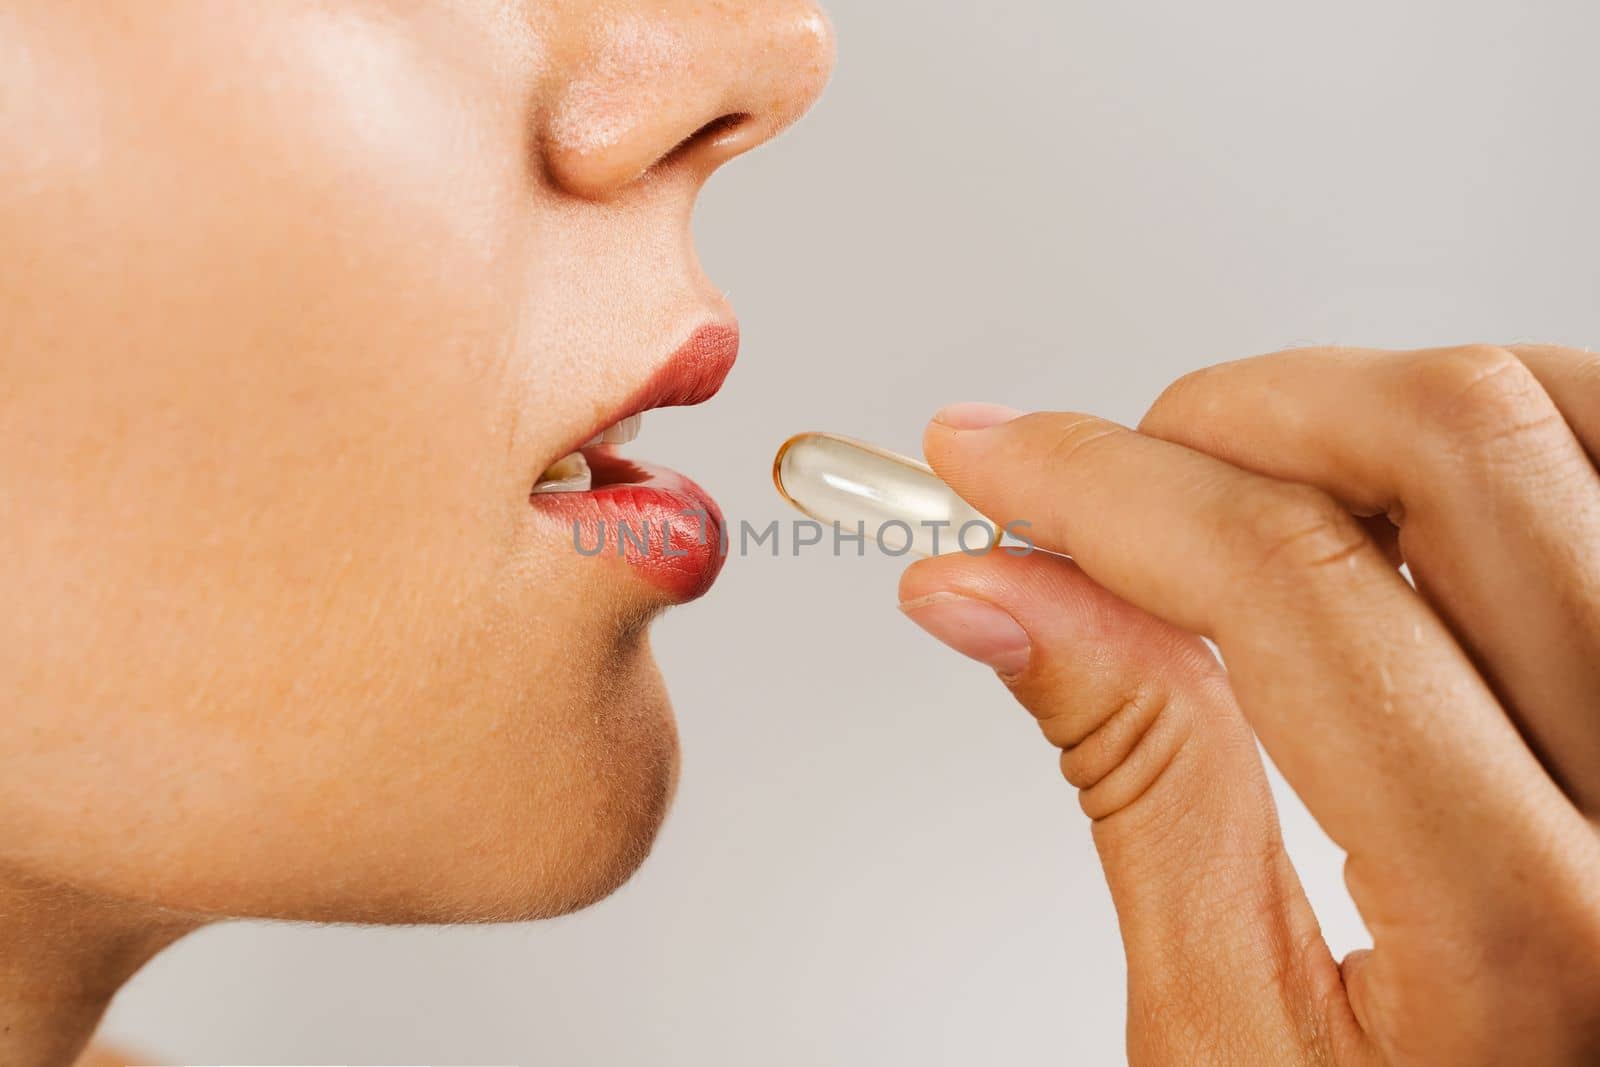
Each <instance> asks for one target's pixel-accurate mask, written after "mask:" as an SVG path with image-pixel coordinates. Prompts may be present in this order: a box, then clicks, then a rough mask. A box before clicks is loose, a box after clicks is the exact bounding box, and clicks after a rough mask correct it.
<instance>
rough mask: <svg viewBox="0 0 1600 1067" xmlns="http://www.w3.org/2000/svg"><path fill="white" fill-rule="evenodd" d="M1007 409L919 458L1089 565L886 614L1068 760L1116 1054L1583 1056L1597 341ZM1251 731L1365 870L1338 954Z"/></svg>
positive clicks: (1593, 971) (1594, 912) (943, 435)
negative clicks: (1134, 411)
mask: <svg viewBox="0 0 1600 1067" xmlns="http://www.w3.org/2000/svg"><path fill="white" fill-rule="evenodd" d="M1017 416H1018V413H1016V412H1012V411H1009V410H1007V409H998V408H994V407H991V406H987V405H959V406H957V407H955V408H949V409H946V410H945V411H943V412H941V413H940V414H939V415H938V416H936V417H935V420H934V422H933V423H931V424H930V426H929V428H928V431H927V435H926V438H925V440H924V448H925V451H926V453H927V456H928V460H929V462H930V463H931V464H932V465H933V467H934V469H935V470H936V471H937V472H938V473H939V475H940V476H941V477H943V478H944V479H945V480H946V481H948V482H949V483H950V485H952V486H953V487H954V488H955V489H956V490H957V491H958V492H960V493H961V495H962V496H964V497H965V498H966V499H967V500H969V501H970V502H971V503H972V504H973V505H974V506H975V507H977V508H978V509H979V510H980V511H982V512H984V513H985V514H986V515H988V516H989V517H990V518H992V519H994V520H996V521H998V522H1001V523H1008V522H1012V521H1013V520H1024V521H1027V522H1030V523H1031V524H1032V527H1031V530H1029V531H1028V533H1029V534H1030V536H1031V537H1032V538H1033V539H1034V540H1035V541H1036V542H1037V543H1038V545H1039V546H1040V547H1042V548H1047V549H1050V550H1052V551H1055V552H1060V553H1064V554H1066V555H1070V556H1071V557H1072V560H1071V561H1069V560H1066V559H1062V558H1059V557H1055V556H1050V555H1046V554H1042V553H1039V554H1034V555H1031V556H1025V557H1024V556H1011V555H1006V554H1004V553H995V554H992V555H989V556H985V557H968V556H962V555H954V556H945V557H940V558H938V559H933V560H927V561H924V562H921V563H918V564H916V565H914V566H913V567H911V568H910V569H909V570H908V571H907V572H906V575H905V577H904V579H903V581H902V583H901V599H902V602H903V603H902V606H903V608H904V609H905V610H906V612H907V614H908V615H910V617H911V618H912V619H914V620H916V621H917V622H919V623H921V624H922V625H924V626H925V627H926V628H928V629H929V630H930V631H932V632H933V633H934V634H935V635H936V636H940V637H941V638H943V639H944V640H946V641H947V642H949V643H951V644H952V645H954V646H955V647H957V648H960V649H962V650H963V651H966V652H968V653H969V654H971V655H975V656H976V657H977V658H980V659H983V660H985V661H986V662H988V663H989V664H990V665H991V666H993V667H995V668H996V670H997V671H998V672H1000V674H1001V676H1002V680H1003V681H1004V682H1005V684H1006V685H1007V686H1008V687H1009V688H1010V689H1011V691H1012V693H1013V694H1015V696H1016V697H1017V699H1018V700H1019V701H1020V702H1021V703H1022V704H1023V705H1024V706H1025V707H1027V708H1028V710H1029V711H1031V712H1032V713H1033V714H1034V715H1035V716H1036V717H1037V719H1038V721H1039V724H1040V726H1041V727H1042V729H1043V731H1044V734H1045V736H1046V737H1047V738H1048V739H1049V740H1050V741H1051V743H1053V744H1055V745H1056V746H1058V747H1059V748H1060V749H1061V750H1062V752H1061V770H1062V773H1063V774H1064V775H1065V776H1066V778H1067V779H1068V780H1069V781H1070V782H1071V783H1072V784H1073V785H1075V786H1077V787H1078V788H1079V789H1080V790H1081V793H1080V800H1081V802H1082V806H1083V809H1084V811H1085V812H1087V813H1088V814H1089V816H1090V818H1091V819H1093V820H1094V838H1095V843H1096V845H1097V847H1098V849H1099V853H1100V857H1101V861H1102V863H1103V865H1104V867H1105V872H1106V878H1107V881H1108V882H1109V884H1110V888H1111V893H1112V897H1113V899H1114V901H1115V904H1116V908H1117V915H1118V921H1119V924H1120V926H1121V929H1122V937H1123V943H1124V946H1125V949H1126V952H1127V957H1128V971H1129V992H1128V997H1129V1001H1128V1046H1129V1057H1130V1060H1131V1061H1132V1062H1134V1063H1154V1064H1185V1065H1187V1064H1198V1063H1251V1064H1256V1063H1260V1064H1274V1065H1277V1064H1294V1063H1305V1064H1312V1063H1315V1064H1325V1063H1331V1064H1369V1063H1372V1064H1377V1063H1393V1064H1412V1063H1428V1064H1433V1063H1439V1064H1452V1065H1462V1064H1473V1063H1486V1064H1487V1063H1493V1064H1509V1063H1517V1064H1534V1063H1595V1062H1600V838H1597V833H1596V824H1595V823H1594V822H1593V821H1592V820H1593V819H1594V818H1595V817H1596V815H1597V814H1600V474H1597V472H1596V469H1595V462H1596V457H1597V456H1600V357H1597V356H1595V355H1592V354H1590V353H1587V352H1580V351H1575V350H1570V349H1561V348H1555V347H1544V346H1538V347H1519V348H1512V349H1505V348H1494V347H1488V346H1478V347H1467V348H1455V349H1441V350H1434V351H1421V352H1404V353H1386V352H1372V351H1354V350H1325V349H1324V350H1307V351H1296V352H1286V353H1282V354H1278V355H1272V356H1266V357H1262V358H1259V359H1251V360H1245V361H1243V362H1239V363H1231V364H1226V365H1223V366H1219V367H1215V368H1212V369H1209V370H1205V371H1201V372H1199V373H1197V374H1193V375H1190V376H1188V377H1186V378H1183V379H1182V380H1180V381H1178V382H1177V383H1176V384H1175V385H1173V386H1172V387H1171V388H1169V389H1168V390H1167V391H1166V393H1165V394H1163V395H1162V397H1161V398H1160V399H1159V400H1158V401H1157V402H1156V404H1155V406H1154V407H1153V408H1151V410H1150V412H1149V414H1148V415H1147V416H1146V417H1145V419H1144V421H1143V422H1142V423H1141V425H1140V427H1139V429H1138V431H1133V430H1128V429H1125V428H1123V427H1120V426H1117V425H1115V424H1113V423H1109V422H1105V421H1102V420H1100V419H1095V418H1091V417H1089V416H1085V415H1069V414H1036V415H1026V416H1020V417H1017ZM1402 561H1403V562H1404V563H1405V564H1407V566H1408V568H1409V570H1410V573H1411V575H1412V577H1413V579H1414V581H1415V587H1413V586H1412V585H1411V584H1409V583H1408V582H1407V581H1406V578H1405V576H1404V575H1402V574H1401V573H1400V571H1399V570H1398V564H1399V563H1401V562H1402ZM1201 637H1207V638H1210V639H1211V640H1212V641H1213V642H1214V643H1215V645H1216V647H1217V648H1218V649H1219V650H1220V652H1221V660H1222V662H1221V663H1219V662H1218V661H1217V659H1216V658H1215V657H1213V655H1212V654H1211V652H1210V650H1209V649H1208V648H1207V647H1206V645H1205V643H1204V642H1203V641H1202V640H1201ZM1257 738H1259V739H1260V741H1261V743H1262V744H1263V745H1264V746H1265V747H1266V749H1267V751H1268V752H1269V753H1270V754H1271V756H1272V758H1273V760H1274V761H1275V762H1276V764H1277V765H1278V767H1279V768H1280V769H1281V770H1282V772H1283V774H1284V776H1285V778H1286V779H1287V780H1288V782H1289V783H1290V785H1291V786H1293V788H1294V789H1295V791H1296V792H1297V793H1298V794H1299V795H1300V797H1301V798H1302V799H1303V800H1304V801H1305V803H1306V805H1307V807H1308V808H1309V809H1310V810H1311V812H1312V814H1313V815H1314V816H1315V817H1316V818H1317V820H1318V822H1319V823H1320V824H1321V825H1322V827H1323V828H1324V829H1325V830H1326V831H1327V832H1328V834H1329V835H1330V836H1331V837H1332V838H1333V839H1334V841H1336V842H1337V843H1338V844H1339V845H1340V846H1341V847H1342V848H1343V849H1344V850H1345V851H1346V852H1347V853H1348V857H1349V858H1348V860H1347V863H1346V867H1345V879H1346V882H1347V884H1348V886H1349V889H1350V893H1351V895H1352V897H1353V899H1354V901H1355V903H1356V906H1357V907H1358V908H1359V909H1360V911H1361V915H1362V917H1363V919H1364V920H1365V922H1366V925H1367V928H1368V929H1369V931H1370V932H1371V934H1372V939H1373V947H1372V948H1371V949H1370V950H1364V951H1361V952H1355V953H1352V954H1351V955H1350V956H1349V957H1347V958H1346V959H1345V960H1344V961H1343V963H1336V962H1335V961H1334V959H1333V958H1332V956H1331V955H1330V954H1329V952H1328V949H1327V946H1326V945H1325V944H1324V943H1323V940H1322V937H1321V933H1320V931H1319V929H1318V926H1317V921H1316V918H1315V917H1314V916H1313V914H1312V912H1311V908H1310V906H1309V905H1308V903H1307V901H1306V898H1305V896H1304V893H1303V892H1302V890H1301V888H1300V884H1299V881H1298V879H1297V878H1296V876H1295V873H1294V870H1293V869H1292V867H1291V866H1290V864H1289V861H1288V859H1287V857H1286V856H1285V854H1284V850H1283V843H1282V840H1281V836H1280V833H1279V829H1278V825H1277V818H1276V815H1275V813H1274V810H1273V804H1272V798H1271V794H1270V793H1269V791H1268V787H1267V781H1266V778H1265V777H1264V775H1263V770H1262V766H1261V762H1260V758H1259V755H1258V752H1257V748H1256V744H1255V741H1256V739H1257Z"/></svg>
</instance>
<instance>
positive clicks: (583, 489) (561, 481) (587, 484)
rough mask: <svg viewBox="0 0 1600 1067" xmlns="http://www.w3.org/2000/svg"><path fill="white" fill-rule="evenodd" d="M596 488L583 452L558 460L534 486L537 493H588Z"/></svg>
mask: <svg viewBox="0 0 1600 1067" xmlns="http://www.w3.org/2000/svg"><path fill="white" fill-rule="evenodd" d="M592 488H594V476H593V475H592V474H590V472H589V461H588V460H586V459H584V458H583V453H582V452H574V453H572V454H571V455H568V456H563V457H562V458H561V459H559V460H557V461H556V463H555V465H554V466H552V467H551V468H550V469H549V470H547V471H545V472H544V474H542V475H541V476H540V477H539V481H538V482H537V483H536V484H535V485H534V487H533V491H534V492H535V493H587V492H588V491H589V490H590V489H592Z"/></svg>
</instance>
